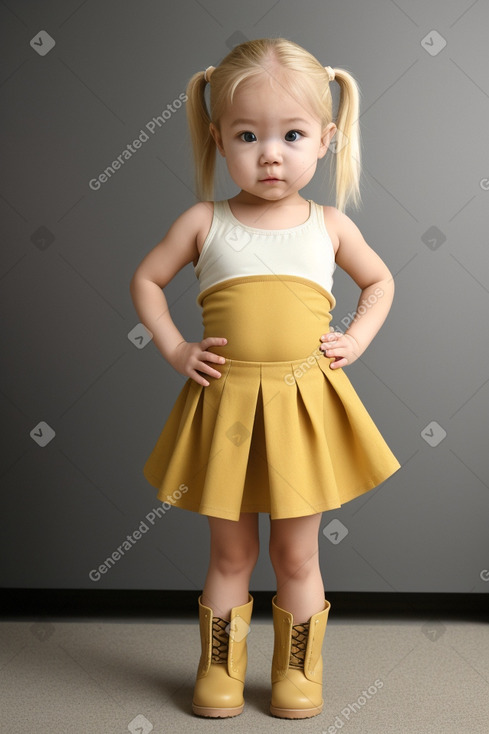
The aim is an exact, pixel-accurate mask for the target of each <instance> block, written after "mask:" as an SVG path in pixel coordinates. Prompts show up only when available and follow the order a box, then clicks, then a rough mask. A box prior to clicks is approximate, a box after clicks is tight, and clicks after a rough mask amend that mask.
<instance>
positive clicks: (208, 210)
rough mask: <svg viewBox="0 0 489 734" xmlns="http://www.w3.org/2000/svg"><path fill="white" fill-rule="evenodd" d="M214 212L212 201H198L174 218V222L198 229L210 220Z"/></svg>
mask: <svg viewBox="0 0 489 734" xmlns="http://www.w3.org/2000/svg"><path fill="white" fill-rule="evenodd" d="M213 214H214V202H212V201H199V203H198V204H194V205H193V206H191V207H190V208H189V209H186V210H185V211H184V212H182V214H180V216H179V217H178V218H177V219H176V220H175V222H174V224H177V225H183V226H185V227H189V228H192V229H194V230H195V231H198V230H199V229H200V228H202V227H203V226H205V225H206V224H209V226H210V223H211V222H212V217H213Z"/></svg>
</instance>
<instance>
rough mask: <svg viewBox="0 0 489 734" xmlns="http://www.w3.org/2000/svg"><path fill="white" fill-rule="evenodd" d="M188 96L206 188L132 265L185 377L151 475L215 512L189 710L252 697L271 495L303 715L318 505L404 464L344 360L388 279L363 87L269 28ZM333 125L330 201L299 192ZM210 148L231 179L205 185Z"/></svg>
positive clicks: (283, 643) (280, 689)
mask: <svg viewBox="0 0 489 734" xmlns="http://www.w3.org/2000/svg"><path fill="white" fill-rule="evenodd" d="M333 80H335V81H336V82H337V83H338V84H339V85H340V100H339V109H338V115H337V120H336V123H334V122H333V121H332V98H331V91H330V83H331V82H332V81H333ZM207 85H209V86H210V106H209V111H208V107H207V103H206V99H205V91H206V87H207ZM187 95H188V101H187V113H188V121H189V125H190V131H191V136H192V143H193V150H194V156H195V164H196V174H197V176H196V178H197V189H198V193H199V197H200V198H201V199H203V200H202V201H201V202H200V203H198V204H196V205H195V206H192V207H191V208H190V209H188V210H187V211H186V212H184V213H183V214H181V215H180V216H179V217H178V219H177V220H176V221H175V222H174V224H173V225H172V226H171V227H170V229H169V231H168V233H167V235H166V236H165V237H164V239H163V240H162V241H161V242H160V243H159V244H158V245H157V246H156V247H155V248H154V249H153V250H152V251H151V252H150V253H149V254H148V255H146V257H145V258H144V260H143V261H142V262H141V264H140V265H139V267H138V268H137V270H136V272H135V274H134V276H133V278H132V281H131V294H132V298H133V301H134V304H135V308H136V311H137V313H138V315H139V317H140V319H141V321H142V322H143V324H145V326H146V327H147V328H148V329H149V331H150V332H151V333H152V336H153V341H154V343H155V344H156V346H157V348H158V349H159V350H160V351H161V353H162V355H163V356H164V357H165V359H167V360H168V362H169V363H170V364H171V365H172V366H173V367H174V368H175V370H177V371H178V372H179V373H181V374H182V375H186V376H187V377H188V379H187V381H186V382H185V385H184V386H183V389H182V391H181V392H180V395H179V396H178V398H177V400H176V402H175V404H174V407H173V409H172V411H171V412H170V415H169V417H168V420H167V422H166V424H165V426H164V428H163V431H162V433H161V435H160V437H159V438H158V440H157V442H156V445H155V446H154V449H153V451H152V452H151V454H150V456H149V458H148V460H147V462H146V464H145V467H144V475H145V477H146V478H147V479H148V481H149V482H150V483H151V484H152V485H154V486H155V487H157V488H158V490H159V491H158V495H157V496H158V498H159V499H160V500H162V501H169V502H171V503H172V504H173V505H175V506H177V507H181V508H184V509H187V510H191V511H194V512H199V513H201V514H203V515H207V516H208V522H209V526H210V538H211V551H210V564H209V570H208V574H207V577H206V580H205V585H204V588H203V593H202V595H201V596H200V597H199V599H198V606H199V621H200V632H201V643H202V652H201V657H200V663H199V666H198V671H197V679H196V683H195V689H194V696H193V712H194V713H195V714H197V715H201V716H210V717H227V716H235V715H237V714H240V713H241V712H242V710H243V706H244V699H243V688H244V682H245V673H246V666H247V647H246V635H247V632H248V631H249V624H250V619H251V610H252V605H253V598H252V596H251V595H250V594H249V590H248V589H249V581H250V576H251V573H252V571H253V568H254V566H255V564H256V561H257V559H258V551H259V537H258V513H259V512H266V513H268V514H269V518H270V559H271V562H272V565H273V568H274V571H275V574H276V580H277V593H276V595H275V596H274V597H273V600H272V612H273V625H274V651H273V658H272V666H271V667H272V700H271V707H270V712H271V713H272V715H274V716H279V717H283V718H291V719H294V718H295V719H299V718H307V717H311V716H315V715H317V714H319V713H320V712H321V710H322V706H323V698H322V655H321V648H322V643H323V638H324V632H325V627H326V621H327V617H328V612H329V609H330V604H329V602H328V601H326V600H325V598H324V584H323V581H322V578H321V572H320V568H319V561H318V531H319V526H320V522H321V517H322V512H324V511H326V510H331V509H335V508H338V507H341V505H342V504H344V503H345V502H348V501H349V500H352V499H353V498H355V497H358V496H359V495H361V494H363V493H364V492H367V491H368V490H370V489H372V488H373V487H375V486H377V485H378V484H380V483H381V482H383V481H384V480H385V479H387V477H389V476H391V475H392V474H393V473H394V472H395V471H397V470H398V469H399V467H400V465H399V462H398V461H397V459H396V458H395V456H394V455H393V454H392V452H391V451H390V449H389V447H388V446H387V444H386V443H385V441H384V439H383V438H382V436H381V434H380V433H379V431H378V429H377V427H376V426H375V424H374V423H373V421H372V419H371V417H370V416H369V414H368V412H367V410H366V408H365V407H364V406H363V404H362V402H361V401H360V398H359V397H358V395H357V394H356V392H355V390H354V388H353V387H352V385H351V383H350V381H349V379H348V377H347V376H346V374H345V373H344V371H343V368H344V367H347V366H349V365H351V364H352V363H353V362H354V361H355V360H356V359H358V358H359V357H360V356H361V355H362V354H363V352H364V351H365V350H366V349H367V347H368V345H369V344H370V342H371V341H372V339H373V338H374V336H375V335H376V333H377V332H378V331H379V329H380V327H381V326H382V324H383V322H384V320H385V318H386V316H387V314H388V312H389V309H390V307H391V303H392V299H393V294H394V282H393V278H392V275H391V273H390V272H389V270H388V268H387V267H386V265H385V264H384V263H383V261H382V260H381V259H380V257H379V256H378V255H376V253H375V252H374V251H373V250H372V249H371V248H370V247H369V246H368V245H367V243H366V242H365V240H364V238H363V237H362V235H361V233H360V231H359V230H358V228H357V227H356V226H355V224H354V223H353V222H352V220H351V219H349V218H348V217H347V216H346V215H345V214H344V213H343V211H344V208H345V205H346V204H347V203H348V202H349V201H353V203H358V201H359V175H360V150H359V132H358V113H359V103H358V99H359V94H358V88H357V85H356V82H355V81H354V79H353V78H352V76H351V75H350V74H349V73H347V72H346V71H345V70H343V69H332V68H331V67H329V66H327V67H323V66H322V65H321V64H320V62H319V61H317V59H316V58H315V57H313V56H312V55H311V54H310V53H308V52H307V51H305V50H304V49H303V48H301V47H300V46H298V45H296V44H295V43H292V42H290V41H287V40H284V39H281V38H273V39H260V40H255V41H248V42H246V43H242V44H240V45H239V46H236V47H235V48H234V49H233V50H232V51H231V52H230V53H229V54H228V55H227V56H226V58H224V60H223V61H221V63H220V64H219V66H217V67H216V68H214V67H212V66H211V67H208V68H207V69H206V70H205V72H204V71H200V72H198V73H197V74H195V75H194V76H193V77H192V78H191V80H190V82H189V84H188V88H187ZM335 134H336V137H337V142H336V152H335V158H336V203H337V208H335V207H332V206H321V205H318V204H316V203H315V202H314V201H312V200H305V199H303V198H302V197H301V196H300V194H299V192H300V190H301V189H303V188H304V186H306V184H308V183H309V181H310V180H311V179H312V178H313V176H314V173H315V171H316V167H317V164H318V160H319V159H320V158H323V157H324V156H325V155H326V153H327V151H328V146H329V145H330V143H331V140H332V138H333V137H334V136H335ZM216 149H217V150H218V151H219V153H220V154H221V155H222V156H224V158H225V162H226V164H227V168H228V170H229V173H230V176H231V178H232V179H233V181H234V182H235V183H236V185H237V186H238V188H239V193H238V194H236V195H235V196H233V197H232V198H231V199H229V200H223V201H215V202H213V201H212V198H213V179H214V169H215V159H216ZM190 262H192V263H193V266H194V269H195V274H196V276H197V277H198V279H199V284H200V292H199V295H198V297H197V303H198V304H199V306H201V307H202V309H203V325H204V338H203V340H202V341H200V342H187V341H186V340H185V339H184V337H183V336H182V335H181V334H180V332H179V331H178V329H177V328H176V326H175V324H174V323H173V321H172V319H171V317H170V314H169V312H168V308H167V302H166V299H165V296H164V295H163V292H162V289H163V288H164V287H165V286H166V285H167V284H168V283H169V282H170V280H171V279H172V278H173V277H174V276H175V274H176V273H177V272H178V271H179V270H181V268H183V267H184V266H185V265H187V264H188V263H190ZM336 264H338V265H339V266H340V267H341V268H343V269H344V270H345V271H346V272H347V273H348V274H349V275H350V276H351V277H352V278H353V280H354V281H355V282H356V283H357V285H358V286H359V288H360V289H361V294H360V299H359V303H358V308H357V312H356V315H355V318H354V319H353V321H352V322H351V324H350V325H349V327H348V329H347V330H346V332H345V333H344V334H343V333H341V332H339V331H337V332H333V331H330V329H329V323H330V321H331V313H330V311H331V310H332V308H333V307H334V305H335V299H334V297H333V295H332V278H333V271H334V269H335V267H336Z"/></svg>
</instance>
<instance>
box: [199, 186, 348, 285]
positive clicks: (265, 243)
mask: <svg viewBox="0 0 489 734" xmlns="http://www.w3.org/2000/svg"><path fill="white" fill-rule="evenodd" d="M308 201H309V204H310V212H309V217H308V219H307V221H305V222H304V223H303V224H299V225H298V226H296V227H289V228H288V229H258V228H256V227H249V226H248V225H246V224H242V223H241V222H240V221H239V220H238V219H236V217H235V216H234V215H233V213H232V212H231V207H230V206H229V203H228V201H227V200H226V199H225V200H223V201H215V202H214V215H213V218H212V223H211V228H210V230H209V233H208V235H207V237H206V238H205V241H204V244H203V246H202V251H201V253H200V256H199V259H198V261H197V264H196V265H194V271H195V275H196V276H197V278H198V279H199V283H200V293H202V292H203V291H204V290H206V289H207V288H210V286H213V285H215V284H216V283H221V282H222V281H225V280H229V279H230V278H237V277H242V276H246V275H264V274H266V275H274V274H276V275H296V276H300V277H303V278H307V279H309V280H312V281H314V282H315V283H319V285H321V286H322V287H323V288H324V289H325V290H326V291H328V293H329V294H331V295H332V288H333V273H334V270H335V268H336V263H335V258H334V249H333V243H332V242H331V238H330V236H329V234H328V230H327V229H326V225H325V223H324V213H323V207H322V206H320V205H319V204H316V203H315V202H314V201H312V200H311V199H308ZM199 295H200V294H199Z"/></svg>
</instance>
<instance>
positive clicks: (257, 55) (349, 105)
mask: <svg viewBox="0 0 489 734" xmlns="http://www.w3.org/2000/svg"><path fill="white" fill-rule="evenodd" d="M210 68H211V69H212V80H211V83H210V113H209V111H208V109H207V104H206V100H205V89H206V85H207V83H208V78H207V74H206V73H205V72H204V71H199V72H197V73H196V74H194V75H193V76H192V77H191V79H190V81H189V83H188V86H187V104H186V109H187V120H188V124H189V128H190V136H191V140H192V148H193V155H194V161H195V179H196V187H197V194H198V196H199V198H201V199H212V198H213V196H214V173H215V166H216V150H217V147H216V143H215V141H214V138H213V137H212V135H211V133H210V131H209V124H210V123H211V122H213V123H214V125H215V126H216V127H217V129H218V130H219V121H220V118H221V116H222V115H223V114H224V112H225V110H226V106H227V105H228V104H229V103H231V104H232V101H233V97H234V93H235V91H236V89H237V87H238V85H239V84H241V83H242V82H244V81H246V80H248V79H252V78H254V77H256V76H258V75H260V74H264V73H269V74H270V69H271V68H273V70H274V76H275V71H277V70H278V71H280V70H285V74H283V75H281V80H280V81H281V83H282V82H283V84H284V85H285V86H286V88H287V91H288V92H290V93H291V94H292V96H293V97H294V99H296V100H301V101H305V102H306V103H308V105H309V108H310V109H311V110H312V111H313V114H315V115H316V116H317V117H318V118H319V119H320V122H321V126H322V128H324V127H326V126H327V125H328V124H329V123H330V122H335V124H336V126H337V131H336V138H337V142H336V152H335V160H336V206H337V208H338V209H339V210H340V211H344V209H345V207H346V205H347V204H348V203H350V201H351V202H353V204H354V205H355V206H358V205H359V203H360V190H359V181H360V130H359V124H358V114H359V96H360V93H359V89H358V85H357V83H356V81H355V80H354V78H353V77H352V76H351V74H349V72H347V71H346V70H345V69H337V68H334V69H333V71H334V75H335V81H337V82H338V84H339V86H340V99H339V105H338V114H337V119H336V121H333V120H332V106H333V104H332V96H331V90H330V87H329V84H330V81H329V74H328V71H327V70H326V69H325V67H324V66H322V65H321V64H320V63H319V61H318V60H317V59H316V58H315V57H314V56H313V55H312V54H310V53H309V52H308V51H306V50H305V49H304V48H302V47H301V46H298V45H297V44H296V43H294V42H293V41H288V40H286V39H284V38H261V39H257V40H254V41H246V42H245V43H241V44H239V45H238V46H236V47H235V48H234V49H233V50H232V51H231V52H230V53H229V54H228V55H227V56H226V57H225V58H224V59H223V60H222V61H221V63H220V64H219V65H218V66H217V67H215V68H212V67H210ZM208 73H209V72H208ZM330 163H332V157H331V158H330ZM331 170H332V169H331Z"/></svg>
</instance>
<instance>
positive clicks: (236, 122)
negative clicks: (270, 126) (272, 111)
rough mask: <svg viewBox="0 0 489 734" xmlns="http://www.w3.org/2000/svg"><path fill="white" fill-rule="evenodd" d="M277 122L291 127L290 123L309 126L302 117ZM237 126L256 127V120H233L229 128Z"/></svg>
mask: <svg viewBox="0 0 489 734" xmlns="http://www.w3.org/2000/svg"><path fill="white" fill-rule="evenodd" d="M279 122H281V123H284V124H288V125H291V124H292V123H300V124H301V125H308V124H309V122H308V121H307V120H304V119H303V118H302V117H291V118H288V119H282V120H279ZM238 125H256V120H249V119H244V118H240V119H238V120H233V122H232V123H231V127H236V126H238Z"/></svg>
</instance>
